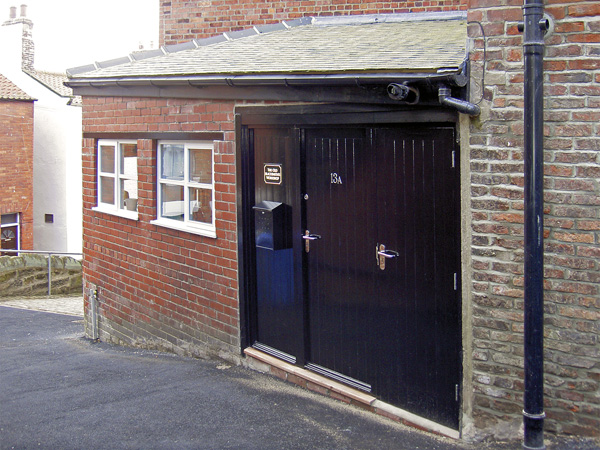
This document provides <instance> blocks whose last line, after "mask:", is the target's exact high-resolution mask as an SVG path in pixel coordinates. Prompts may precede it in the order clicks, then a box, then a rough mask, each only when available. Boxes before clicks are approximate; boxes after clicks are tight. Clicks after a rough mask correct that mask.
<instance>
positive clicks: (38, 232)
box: [0, 5, 82, 253]
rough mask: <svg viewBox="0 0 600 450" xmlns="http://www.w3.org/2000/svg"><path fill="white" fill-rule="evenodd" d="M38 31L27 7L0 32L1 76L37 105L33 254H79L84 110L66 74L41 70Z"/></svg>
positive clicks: (5, 24) (34, 150) (34, 126)
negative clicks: (36, 62)
mask: <svg viewBox="0 0 600 450" xmlns="http://www.w3.org/2000/svg"><path fill="white" fill-rule="evenodd" d="M32 30H33V23H32V22H31V20H29V19H28V18H27V7H26V6H25V5H23V6H21V10H20V15H19V16H17V10H16V8H11V11H10V16H9V18H8V20H7V21H5V22H4V23H3V24H2V26H0V40H1V41H2V47H1V48H0V73H2V74H3V75H5V76H6V77H7V78H8V79H10V80H11V81H12V82H13V83H14V84H16V85H17V86H19V88H20V89H21V90H23V91H24V92H26V93H27V94H28V95H30V96H31V97H32V98H35V99H36V102H35V104H34V121H33V161H32V165H31V168H32V184H33V198H32V199H31V200H32V201H31V205H32V212H31V213H32V215H33V216H32V217H33V229H32V230H31V231H32V236H33V249H35V250H46V251H63V252H73V253H79V252H81V245H82V244H81V233H82V225H81V223H82V215H81V162H80V156H79V155H80V153H81V104H80V102H79V100H78V99H76V98H75V97H74V96H73V95H72V92H71V89H69V88H67V87H66V86H64V84H63V83H64V81H65V80H66V74H64V73H63V74H60V73H51V72H44V71H40V70H36V69H35V67H34V42H33V31H32ZM3 169H4V170H12V169H13V168H11V166H7V167H4V168H3ZM19 176H20V174H19ZM23 248H24V249H25V247H23ZM29 249H30V250H31V249H32V248H31V247H29Z"/></svg>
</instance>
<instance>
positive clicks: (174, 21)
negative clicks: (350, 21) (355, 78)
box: [160, 0, 467, 45]
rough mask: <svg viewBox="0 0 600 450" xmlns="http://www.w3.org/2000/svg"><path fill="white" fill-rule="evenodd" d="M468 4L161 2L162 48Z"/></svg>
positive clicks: (463, 0)
mask: <svg viewBox="0 0 600 450" xmlns="http://www.w3.org/2000/svg"><path fill="white" fill-rule="evenodd" d="M466 4H467V0H427V1H412V0H411V1H402V2H389V1H380V0H304V1H266V0H262V1H260V0H259V1H254V0H211V1H204V2H197V1H190V0H161V2H160V12H161V18H160V44H161V45H165V44H177V43H181V42H186V41H190V40H192V39H197V38H205V37H210V36H214V35H216V34H220V33H224V32H227V31H236V30H242V29H245V28H251V27H253V26H260V25H265V24H270V23H277V22H281V21H282V20H292V19H298V18H301V17H305V16H334V15H335V16H341V15H350V14H386V13H388V14H389V13H408V12H426V11H455V10H461V9H462V10H464V9H466Z"/></svg>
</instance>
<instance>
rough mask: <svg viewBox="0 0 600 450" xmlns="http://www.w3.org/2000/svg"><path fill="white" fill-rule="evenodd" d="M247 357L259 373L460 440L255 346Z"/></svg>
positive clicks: (446, 430)
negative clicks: (264, 373)
mask: <svg viewBox="0 0 600 450" xmlns="http://www.w3.org/2000/svg"><path fill="white" fill-rule="evenodd" d="M244 353H245V355H246V357H248V365H249V367H251V368H253V369H255V370H258V371H260V372H266V373H270V374H271V375H274V376H276V377H278V378H281V379H283V380H285V381H289V382H290V383H294V384H297V385H299V386H302V387H304V388H307V389H309V390H311V391H314V392H317V393H319V394H322V395H326V396H328V397H331V398H335V399H337V400H341V401H343V402H345V403H348V404H351V405H355V406H358V407H360V408H362V409H365V410H367V411H371V412H373V413H375V414H378V415H380V416H384V417H387V418H389V419H392V420H395V421H396V422H400V423H402V424H404V425H407V426H409V427H413V428H418V429H420V430H423V431H427V432H429V433H434V434H438V435H440V436H445V437H449V438H452V439H460V433H459V432H458V431H456V430H453V429H452V428H448V427H445V426H443V425H440V424H438V423H435V422H432V421H431V420H428V419H425V418H423V417H420V416H417V415H415V414H412V413H409V412H408V411H405V410H403V409H400V408H397V407H395V406H392V405H390V404H388V403H385V402H382V401H380V400H377V398H375V397H373V396H372V395H369V394H367V393H365V392H362V391H359V390H358V389H354V388H351V387H349V386H346V385H345V384H342V383H338V382H337V381H334V380H331V379H329V378H327V377H324V376H322V375H319V374H317V373H314V372H311V371H309V370H307V369H303V368H302V367H297V366H294V365H293V364H290V363H287V362H285V361H282V360H280V359H277V358H275V357H274V356H271V355H268V354H266V353H263V352H261V351H260V350H257V349H255V348H252V347H248V348H246V349H245V350H244Z"/></svg>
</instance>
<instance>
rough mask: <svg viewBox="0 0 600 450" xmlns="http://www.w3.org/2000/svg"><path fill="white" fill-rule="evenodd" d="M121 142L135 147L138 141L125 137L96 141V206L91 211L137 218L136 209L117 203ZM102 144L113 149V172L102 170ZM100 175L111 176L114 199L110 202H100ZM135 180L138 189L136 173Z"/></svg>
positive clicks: (132, 218)
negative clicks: (124, 138) (126, 207)
mask: <svg viewBox="0 0 600 450" xmlns="http://www.w3.org/2000/svg"><path fill="white" fill-rule="evenodd" d="M121 144H135V145H136V148H137V144H138V142H137V140H135V139H127V140H114V139H99V140H98V142H97V146H96V161H97V176H96V205H97V206H95V207H93V208H92V211H96V212H100V213H104V214H111V215H113V216H118V217H124V218H126V219H131V220H138V218H139V215H138V212H137V211H130V210H127V209H125V208H122V207H120V206H119V204H118V203H119V199H120V198H121V192H120V189H121V187H120V183H119V180H120V179H121V178H123V177H121V176H120V170H119V169H120V164H121V158H120V145H121ZM103 145H104V146H112V147H113V148H114V149H115V168H114V169H115V171H114V173H109V172H102V161H101V155H100V147H101V146H103ZM138 158H139V156H138ZM136 167H137V164H136ZM101 176H105V177H110V178H113V183H114V196H115V201H114V203H112V204H110V203H102V202H101V197H102V192H101V184H100V177H101ZM136 182H137V183H138V189H139V181H138V179H137V174H136Z"/></svg>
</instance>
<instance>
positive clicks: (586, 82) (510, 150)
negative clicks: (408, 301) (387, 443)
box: [468, 0, 600, 436]
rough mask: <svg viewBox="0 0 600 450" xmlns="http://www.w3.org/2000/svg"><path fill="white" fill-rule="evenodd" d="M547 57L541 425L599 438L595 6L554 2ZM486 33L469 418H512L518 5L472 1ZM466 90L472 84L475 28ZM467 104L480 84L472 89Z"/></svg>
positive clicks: (475, 174)
mask: <svg viewBox="0 0 600 450" xmlns="http://www.w3.org/2000/svg"><path fill="white" fill-rule="evenodd" d="M546 11H547V12H548V13H549V14H550V15H551V16H552V17H554V19H555V33H554V34H553V35H551V36H548V37H547V38H546V41H545V43H546V55H545V64H544V68H545V75H544V83H545V102H544V109H545V111H544V117H545V129H544V133H545V142H544V159H545V169H544V171H545V183H544V185H545V196H544V199H545V217H544V222H545V229H544V238H545V256H544V262H545V281H544V287H545V295H544V301H545V342H544V346H545V374H546V375H545V403H546V406H545V408H546V413H547V420H546V429H547V430H550V431H556V432H559V433H573V434H581V435H592V436H598V435H600V407H599V405H598V400H599V399H598V392H599V389H600V363H599V361H600V327H599V323H600V262H599V261H600V251H599V244H600V214H599V211H600V183H599V181H598V180H599V179H600V158H599V153H598V152H599V150H600V137H599V136H600V125H599V124H600V51H599V49H598V44H597V43H598V39H599V36H600V33H599V32H600V4H599V3H598V2H576V1H572V2H569V1H564V0H557V1H552V2H550V3H547V6H546ZM468 17H469V20H470V21H478V22H480V23H481V24H482V25H483V28H484V30H485V34H486V35H487V61H486V63H485V64H486V66H485V90H484V92H483V94H484V99H483V101H482V103H481V106H482V110H483V112H482V115H481V117H480V118H478V119H477V120H475V121H473V122H472V124H471V136H470V146H471V149H470V161H471V166H470V171H471V174H470V179H471V197H472V200H471V207H472V210H471V221H472V229H471V231H472V255H471V256H472V271H473V273H472V302H473V303H472V304H473V317H472V322H471V324H470V325H471V326H472V327H473V329H472V333H473V339H474V340H473V351H472V358H473V360H472V364H473V366H472V367H473V391H474V398H473V409H474V413H473V417H474V420H475V424H476V426H477V427H478V428H480V429H485V428H491V429H492V428H494V427H495V426H496V425H498V424H501V423H504V424H506V423H510V422H511V421H513V425H514V430H515V432H516V430H517V429H518V427H519V425H520V423H521V418H520V416H521V409H522V398H523V381H522V380H523V312H522V311H523V264H522V261H523V129H524V126H523V56H522V36H521V34H520V33H519V32H518V30H517V22H518V21H520V20H522V17H523V14H522V2H515V1H511V0H495V1H493V2H490V1H489V0H471V2H470V6H469V12H468ZM469 31H470V35H471V36H472V37H473V38H475V39H476V40H475V44H476V48H477V50H476V52H475V54H474V55H473V58H474V60H475V63H474V64H473V67H472V69H473V82H474V84H473V86H475V87H476V86H478V85H480V84H481V80H482V78H481V77H482V74H483V64H482V59H483V40H482V39H481V38H480V37H481V30H480V28H479V26H478V25H477V24H472V25H471V26H470V28H469ZM475 91H476V92H474V97H475V98H474V100H475V101H477V100H479V98H480V95H481V90H480V89H479V90H478V89H475Z"/></svg>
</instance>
